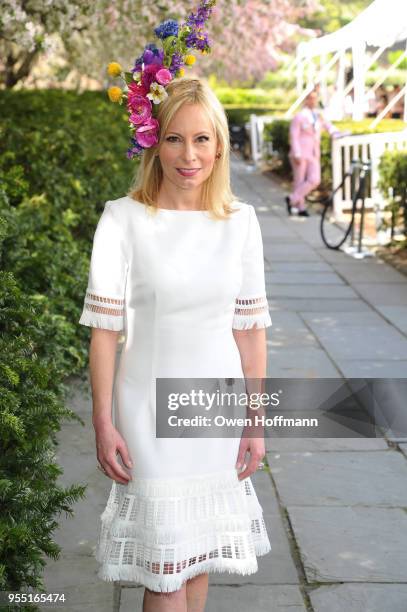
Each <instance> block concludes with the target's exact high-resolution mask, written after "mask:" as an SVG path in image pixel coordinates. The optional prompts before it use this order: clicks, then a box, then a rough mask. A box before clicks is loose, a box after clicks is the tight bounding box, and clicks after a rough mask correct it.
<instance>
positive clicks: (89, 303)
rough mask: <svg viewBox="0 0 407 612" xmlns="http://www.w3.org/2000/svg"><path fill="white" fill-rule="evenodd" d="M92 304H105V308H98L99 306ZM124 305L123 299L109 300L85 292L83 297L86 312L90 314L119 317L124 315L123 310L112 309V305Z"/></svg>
mask: <svg viewBox="0 0 407 612" xmlns="http://www.w3.org/2000/svg"><path fill="white" fill-rule="evenodd" d="M93 302H102V303H105V304H107V306H100V305H99V304H94V303H93ZM123 304H124V300H123V299H117V298H109V297H104V296H100V295H96V294H95V293H90V292H89V291H87V292H86V296H85V307H86V309H87V310H90V311H91V312H98V313H99V314H106V315H112V316H114V317H121V316H123V314H124V309H123V308H114V307H113V306H114V305H119V306H122V305H123Z"/></svg>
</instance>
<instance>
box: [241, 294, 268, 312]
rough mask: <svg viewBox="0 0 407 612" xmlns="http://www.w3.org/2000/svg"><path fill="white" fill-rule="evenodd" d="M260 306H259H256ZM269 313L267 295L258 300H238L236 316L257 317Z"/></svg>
mask: <svg viewBox="0 0 407 612" xmlns="http://www.w3.org/2000/svg"><path fill="white" fill-rule="evenodd" d="M254 304H258V306H254ZM265 312H268V302H267V297H266V296H265V295H263V296H261V297H257V298H248V299H243V300H242V299H237V300H236V308H235V314H236V315H256V314H264V313H265Z"/></svg>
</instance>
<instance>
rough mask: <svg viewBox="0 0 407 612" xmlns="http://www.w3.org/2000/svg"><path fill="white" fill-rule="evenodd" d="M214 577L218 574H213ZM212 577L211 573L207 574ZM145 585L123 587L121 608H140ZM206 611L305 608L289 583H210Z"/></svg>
mask: <svg viewBox="0 0 407 612" xmlns="http://www.w3.org/2000/svg"><path fill="white" fill-rule="evenodd" d="M213 576H214V577H216V576H217V574H213ZM210 577H212V575H211V576H210ZM143 594H144V589H133V588H123V590H122V597H121V606H120V612H136V611H138V610H141V605H142V601H143ZM205 610H206V611H207V612H231V611H232V610H233V612H247V611H248V610H253V612H287V611H288V610H289V611H290V612H306V608H305V606H304V603H303V599H302V596H301V592H300V590H299V589H298V587H296V586H291V585H272V586H269V585H265V586H259V585H251V584H247V585H243V586H239V587H235V586H227V585H224V586H217V585H212V584H211V583H210V585H209V591H208V599H207V604H206V607H205Z"/></svg>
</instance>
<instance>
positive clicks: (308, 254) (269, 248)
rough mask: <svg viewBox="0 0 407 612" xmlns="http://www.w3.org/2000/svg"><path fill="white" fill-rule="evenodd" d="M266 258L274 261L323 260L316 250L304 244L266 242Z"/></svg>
mask: <svg viewBox="0 0 407 612" xmlns="http://www.w3.org/2000/svg"><path fill="white" fill-rule="evenodd" d="M263 250H264V256H265V257H266V259H269V260H270V262H272V261H297V260H298V259H300V260H302V261H315V262H317V261H321V258H320V257H319V255H318V254H317V253H315V251H314V249H312V248H311V247H308V246H307V245H304V244H298V242H295V243H294V244H285V243H283V244H275V243H272V242H264V244H263Z"/></svg>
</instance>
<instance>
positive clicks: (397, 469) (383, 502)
mask: <svg viewBox="0 0 407 612" xmlns="http://www.w3.org/2000/svg"><path fill="white" fill-rule="evenodd" d="M267 460H268V463H269V465H270V468H271V472H272V474H273V477H274V480H275V482H276V485H277V488H278V491H279V495H280V498H281V500H282V503H283V505H284V506H291V507H292V506H322V505H323V506H331V505H332V506H338V505H343V506H354V505H364V506H376V507H377V506H382V507H404V506H406V507H407V487H406V486H405V483H406V482H407V461H406V459H405V457H403V455H402V454H401V453H400V452H398V451H396V450H390V449H389V450H387V451H384V452H382V451H379V452H375V451H373V452H372V451H370V452H369V451H365V452H363V453H360V452H352V451H348V452H347V453H344V452H335V451H332V452H330V453H326V452H325V453H323V452H322V453H321V452H312V451H305V452H293V453H273V452H269V453H267ZM316 474H317V475H318V477H317V478H316V477H315V475H316Z"/></svg>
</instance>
